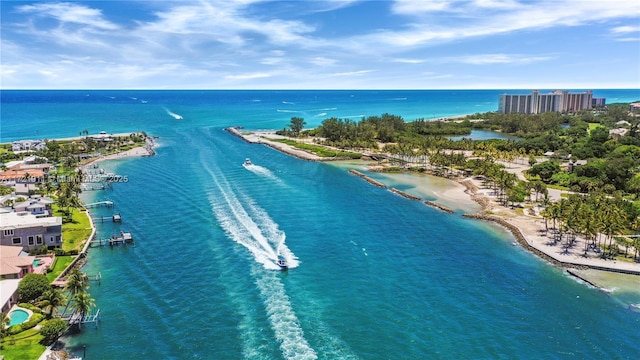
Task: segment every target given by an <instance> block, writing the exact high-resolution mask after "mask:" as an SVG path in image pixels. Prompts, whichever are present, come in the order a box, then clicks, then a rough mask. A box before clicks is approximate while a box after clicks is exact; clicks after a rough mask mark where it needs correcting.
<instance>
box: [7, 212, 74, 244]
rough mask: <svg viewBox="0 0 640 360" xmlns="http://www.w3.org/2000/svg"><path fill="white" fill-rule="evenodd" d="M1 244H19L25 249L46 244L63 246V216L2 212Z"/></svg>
mask: <svg viewBox="0 0 640 360" xmlns="http://www.w3.org/2000/svg"><path fill="white" fill-rule="evenodd" d="M0 245H8V246H17V247H21V248H22V249H24V250H30V249H35V248H38V247H41V246H42V245H46V246H47V247H48V248H50V249H51V248H57V247H61V246H62V218H61V217H58V216H56V217H38V216H36V215H33V214H31V213H29V212H26V211H25V212H12V213H6V214H0Z"/></svg>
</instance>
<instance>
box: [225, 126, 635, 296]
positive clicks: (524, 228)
mask: <svg viewBox="0 0 640 360" xmlns="http://www.w3.org/2000/svg"><path fill="white" fill-rule="evenodd" d="M457 118H460V117H457ZM226 130H227V131H228V132H229V133H231V134H233V135H235V136H237V137H239V138H241V139H242V140H244V141H246V142H248V143H252V144H263V145H266V146H269V147H271V148H274V149H275V150H278V151H280V152H283V153H285V154H287V155H290V156H294V157H297V158H299V159H303V160H307V161H335V160H346V159H353V158H351V157H322V156H319V155H317V154H315V153H312V152H309V151H305V150H302V149H300V148H297V147H294V146H292V145H289V144H286V143H283V142H281V141H275V139H281V138H283V137H284V136H281V135H277V134H276V133H275V131H264V130H261V131H248V130H244V129H242V128H240V127H230V128H227V129H226ZM295 140H296V141H302V142H304V141H305V140H303V139H302V140H301V139H299V138H296V139H295ZM317 146H320V145H317ZM378 155H379V156H376V155H375V154H367V153H366V152H363V153H362V155H361V159H362V160H359V161H360V162H362V165H365V166H366V167H367V169H368V171H371V172H385V168H391V167H393V169H392V172H407V173H411V171H410V170H409V169H410V165H411V164H405V166H404V167H399V168H398V169H396V168H397V166H393V165H390V164H383V163H382V162H381V161H380V159H381V158H384V157H385V154H378ZM414 165H418V164H414ZM420 165H421V166H422V165H423V164H420ZM528 168H530V166H524V165H521V164H510V165H509V166H507V171H509V172H512V173H515V174H522V172H523V171H524V170H527V169H528ZM348 172H349V173H351V174H353V175H355V176H358V177H360V178H362V179H363V180H365V181H367V182H369V183H370V184H372V185H374V186H377V187H380V188H384V189H387V190H389V191H392V192H394V193H396V194H398V195H400V196H403V197H405V198H407V199H410V200H423V199H422V198H420V197H418V196H415V195H413V194H408V193H406V192H403V191H401V190H398V189H395V188H389V187H387V186H386V185H384V184H383V183H381V182H379V181H377V180H375V179H373V178H371V177H369V176H367V175H365V174H363V173H362V172H360V171H358V170H355V169H349V170H348ZM432 175H433V174H432ZM436 175H437V174H436ZM441 177H442V176H441ZM444 177H445V178H448V179H449V180H451V181H455V182H457V183H458V184H460V185H463V186H460V187H457V188H456V190H455V191H452V192H450V193H449V194H448V196H449V197H450V198H454V199H455V198H457V199H464V198H469V197H471V199H472V200H474V201H475V202H477V203H478V204H480V206H481V208H482V210H481V211H480V212H477V213H472V214H466V213H465V214H462V216H463V217H465V218H470V219H474V220H483V221H490V222H493V223H496V224H498V225H500V226H502V227H504V228H506V229H507V230H509V231H510V232H511V233H512V234H513V236H514V237H515V239H516V242H517V243H518V244H519V245H520V246H522V247H523V248H524V249H526V250H527V251H529V252H531V253H533V254H535V255H536V256H538V257H540V258H542V259H543V260H545V261H547V262H548V263H550V264H552V265H555V266H558V267H561V268H564V269H567V273H568V274H570V275H571V276H574V277H576V278H579V279H580V280H582V281H584V282H586V283H588V284H590V285H593V286H595V287H600V286H598V285H597V284H595V283H594V282H592V281H589V280H588V279H586V278H585V277H584V276H583V275H581V274H579V273H578V272H576V271H573V270H571V269H577V270H586V269H595V270H603V271H609V272H616V273H623V274H631V275H640V263H634V262H623V261H617V260H610V259H603V258H600V257H593V256H590V257H589V256H584V253H583V251H582V249H583V248H584V245H585V244H584V242H585V241H586V239H584V238H583V237H581V236H576V238H575V239H574V243H573V246H571V247H566V246H563V245H562V244H561V243H562V242H558V243H556V242H554V241H553V239H552V238H553V233H554V231H553V229H548V228H547V226H546V225H545V220H544V218H543V217H542V216H541V214H540V211H541V210H540V209H529V210H530V211H529V212H527V211H523V210H522V209H520V208H517V207H512V206H506V205H504V204H503V203H502V202H500V201H499V199H498V196H497V194H496V192H495V191H493V189H491V188H489V187H487V186H485V184H484V182H483V179H482V178H481V177H478V176H471V175H469V176H466V175H465V176H451V175H449V176H444ZM556 196H557V198H561V197H562V196H564V195H562V194H561V193H560V191H557V193H556ZM423 202H424V203H425V204H426V205H428V206H432V207H434V208H437V209H440V210H442V211H445V212H447V213H454V211H453V210H452V209H449V208H448V207H446V206H444V205H442V204H439V203H438V201H437V200H436V201H429V200H423ZM514 245H515V244H514Z"/></svg>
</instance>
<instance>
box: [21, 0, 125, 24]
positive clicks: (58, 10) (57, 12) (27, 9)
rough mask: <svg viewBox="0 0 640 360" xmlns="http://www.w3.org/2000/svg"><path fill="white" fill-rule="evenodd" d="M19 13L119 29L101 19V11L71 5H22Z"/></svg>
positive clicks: (63, 21) (64, 21)
mask: <svg viewBox="0 0 640 360" xmlns="http://www.w3.org/2000/svg"><path fill="white" fill-rule="evenodd" d="M17 10H18V11H19V12H24V13H34V14H37V15H40V16H44V17H52V18H54V19H57V20H58V21H60V22H62V23H74V24H80V25H88V26H90V27H93V28H96V29H101V30H117V29H119V28H120V27H119V26H118V25H117V24H114V23H112V22H110V21H107V20H105V19H104V18H103V17H102V11H100V10H98V9H92V8H88V7H86V6H82V5H78V4H73V3H64V2H62V3H38V4H34V5H23V6H19V7H18V8H17Z"/></svg>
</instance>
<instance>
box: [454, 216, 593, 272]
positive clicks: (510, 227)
mask: <svg viewBox="0 0 640 360" xmlns="http://www.w3.org/2000/svg"><path fill="white" fill-rule="evenodd" d="M462 216H464V217H467V218H470V219H480V220H488V221H493V222H495V223H498V224H500V225H502V226H504V227H505V228H507V229H508V230H509V231H511V233H512V234H513V236H514V237H515V238H516V240H517V241H518V243H519V244H520V245H522V247H524V248H525V249H527V250H528V251H530V252H532V253H534V254H536V255H538V256H539V257H541V258H543V259H545V260H546V261H548V262H550V263H552V264H554V265H556V266H560V267H571V268H575V269H581V270H585V269H589V266H586V265H577V264H571V263H566V262H562V261H558V260H556V259H554V258H552V257H551V256H549V255H547V254H545V253H544V252H542V251H540V250H538V249H536V248H534V247H533V246H531V245H529V243H528V242H527V239H526V238H525V237H524V235H523V234H522V232H521V231H520V229H518V227H517V226H515V225H513V224H510V223H509V222H507V221H506V220H504V219H502V218H499V217H497V216H493V215H486V214H463V215H462Z"/></svg>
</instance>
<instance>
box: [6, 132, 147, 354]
mask: <svg viewBox="0 0 640 360" xmlns="http://www.w3.org/2000/svg"><path fill="white" fill-rule="evenodd" d="M109 136H110V137H113V138H116V139H117V138H129V137H132V136H142V139H143V141H142V142H135V143H134V142H131V144H127V145H124V146H121V147H120V146H118V147H117V148H116V149H115V150H111V151H108V152H107V153H106V154H102V153H101V154H99V155H95V156H90V157H88V158H84V159H82V160H81V161H79V162H77V163H75V164H73V170H72V171H69V170H68V168H69V166H67V165H70V164H67V163H65V164H64V165H65V166H64V168H67V169H66V170H64V171H63V173H62V174H60V175H59V176H61V177H60V178H58V177H57V176H54V177H53V179H56V181H62V182H65V181H67V182H75V181H76V180H78V179H84V176H82V175H81V174H85V175H86V174H88V173H89V172H88V170H89V169H90V168H91V167H94V168H95V167H97V164H98V163H100V162H104V161H111V160H119V159H126V158H133V157H148V156H154V155H155V150H154V148H155V147H156V144H155V142H154V138H155V137H152V136H149V135H147V134H146V133H145V132H132V133H123V134H110V135H109ZM86 138H87V137H82V136H81V137H73V138H64V139H52V140H48V141H52V142H54V143H62V144H64V143H73V142H75V141H77V140H82V139H86ZM131 145H133V147H132V146H131ZM76 175H80V176H76ZM67 177H68V178H67ZM63 179H64V180H63ZM46 181H49V179H47V180H45V182H46ZM80 184H81V183H80V182H78V183H77V184H76V185H78V186H80ZM44 188H45V190H47V192H53V191H54V190H53V188H51V187H49V186H45V187H44ZM78 189H80V187H78ZM79 192H80V191H78V193H79ZM58 196H62V195H61V194H58ZM76 198H77V195H76ZM66 205H67V206H66V208H62V207H60V206H58V205H57V204H54V207H53V213H54V214H55V215H58V216H62V217H63V218H66V219H67V221H63V225H62V233H63V238H64V240H65V242H64V243H63V246H62V248H61V249H59V250H60V251H59V254H58V253H57V252H56V256H55V260H53V262H52V264H51V268H50V270H49V271H47V273H46V274H45V275H46V279H47V282H48V283H49V284H50V286H52V288H53V287H55V288H58V289H59V288H63V289H67V281H70V280H69V278H72V277H74V276H78V275H77V274H76V273H79V274H83V273H81V270H80V269H81V268H82V267H83V266H84V265H85V264H86V262H87V253H88V251H89V248H90V247H91V241H92V240H94V238H95V236H96V232H97V229H96V226H95V223H94V221H93V218H92V217H91V214H90V211H89V209H88V208H86V207H85V206H84V203H83V202H82V201H79V200H76V201H71V202H68V203H67V204H66ZM74 274H76V275H74ZM82 276H84V277H85V278H86V277H87V275H86V274H84V275H82ZM87 279H88V278H87ZM87 281H88V280H87ZM74 299H75V298H74ZM87 299H88V300H87V301H89V304H90V305H92V306H95V304H93V303H92V302H93V300H92V299H90V298H88V297H87ZM72 300H73V299H72ZM72 300H69V301H72ZM25 306H26V305H25ZM34 308H36V307H34ZM89 308H90V306H89ZM38 310H39V309H38ZM42 326H43V325H40V326H39V327H37V328H36V329H28V330H25V331H23V332H20V333H18V337H15V336H11V337H10V338H3V339H2V342H0V345H1V346H0V357H2V356H6V357H8V358H14V357H15V356H14V355H16V354H22V355H25V354H29V355H28V356H30V357H31V356H38V358H39V359H48V358H49V357H50V356H56V358H67V357H68V356H69V354H68V353H66V351H65V350H64V349H63V350H53V348H52V346H53V345H55V342H53V344H52V345H49V346H46V347H45V345H46V344H44V343H43V341H44V340H43V339H45V337H44V336H42V335H40V329H41V328H42ZM47 342H50V341H47ZM43 344H44V345H43ZM54 353H55V354H54Z"/></svg>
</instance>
